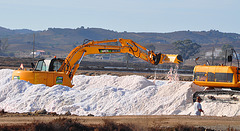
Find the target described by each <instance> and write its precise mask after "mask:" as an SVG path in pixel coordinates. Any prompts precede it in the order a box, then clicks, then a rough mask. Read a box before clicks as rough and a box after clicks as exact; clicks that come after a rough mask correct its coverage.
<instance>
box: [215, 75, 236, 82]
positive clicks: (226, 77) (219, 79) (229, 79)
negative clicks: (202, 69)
mask: <svg viewBox="0 0 240 131" xmlns="http://www.w3.org/2000/svg"><path fill="white" fill-rule="evenodd" d="M232 79H233V74H232V73H215V81H216V82H232Z"/></svg>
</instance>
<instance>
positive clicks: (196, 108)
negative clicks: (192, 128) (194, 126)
mask: <svg viewBox="0 0 240 131" xmlns="http://www.w3.org/2000/svg"><path fill="white" fill-rule="evenodd" d="M201 102H202V99H201V97H199V96H198V97H197V99H196V102H194V111H195V115H197V116H201V112H202V113H204V111H203V110H202V105H201V104H200V103H201Z"/></svg>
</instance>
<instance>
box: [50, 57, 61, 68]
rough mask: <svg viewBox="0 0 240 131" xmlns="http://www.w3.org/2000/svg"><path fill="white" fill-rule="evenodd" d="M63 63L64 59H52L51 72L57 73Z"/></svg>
mask: <svg viewBox="0 0 240 131" xmlns="http://www.w3.org/2000/svg"><path fill="white" fill-rule="evenodd" d="M62 63H63V59H56V58H55V59H52V61H51V63H50V66H49V71H57V70H58V69H59V68H60V67H61V65H62Z"/></svg>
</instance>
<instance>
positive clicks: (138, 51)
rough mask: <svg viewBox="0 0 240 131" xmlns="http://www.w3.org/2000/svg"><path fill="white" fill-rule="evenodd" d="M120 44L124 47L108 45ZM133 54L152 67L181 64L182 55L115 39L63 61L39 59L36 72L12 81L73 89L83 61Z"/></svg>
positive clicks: (90, 43) (77, 50)
mask: <svg viewBox="0 0 240 131" xmlns="http://www.w3.org/2000/svg"><path fill="white" fill-rule="evenodd" d="M111 42H119V43H121V46H112V45H107V43H111ZM110 53H129V54H131V55H133V56H135V57H138V58H140V59H142V60H145V61H147V62H149V63H151V64H154V65H157V64H162V63H177V64H179V63H181V62H182V57H181V56H180V55H172V54H161V53H159V54H155V53H154V52H153V51H150V50H148V49H146V48H145V47H143V46H141V45H139V44H137V43H135V42H134V41H132V40H130V39H122V38H120V39H113V40H103V41H88V42H86V43H85V44H83V45H80V46H77V47H76V48H74V49H73V50H72V51H71V52H70V53H69V54H68V56H67V57H66V59H65V60H63V59H57V58H53V59H45V60H44V59H43V60H39V61H38V62H37V64H36V66H35V68H34V70H33V71H27V70H15V71H14V72H13V75H12V79H20V80H25V81H29V82H30V83H32V84H45V85H47V86H53V85H56V84H61V85H65V86H69V87H72V86H73V85H72V83H71V81H72V78H73V76H74V74H75V73H76V71H77V69H78V67H79V64H80V62H81V60H82V58H83V57H84V56H86V55H89V54H110Z"/></svg>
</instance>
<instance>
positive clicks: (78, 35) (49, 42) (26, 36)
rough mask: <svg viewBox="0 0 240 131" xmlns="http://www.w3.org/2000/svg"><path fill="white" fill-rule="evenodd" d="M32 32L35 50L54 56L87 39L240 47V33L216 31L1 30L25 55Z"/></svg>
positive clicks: (164, 48) (161, 47) (167, 48)
mask: <svg viewBox="0 0 240 131" xmlns="http://www.w3.org/2000/svg"><path fill="white" fill-rule="evenodd" d="M33 33H35V41H36V48H38V49H43V50H46V51H48V52H54V53H57V52H58V53H68V52H69V51H70V50H72V49H73V48H74V47H75V46H77V45H79V44H82V42H83V40H84V39H90V40H106V39H116V38H125V39H132V40H133V41H135V42H137V43H139V44H142V45H147V44H153V45H154V46H155V47H156V50H157V51H161V52H170V53H172V52H174V50H173V46H172V45H171V43H173V42H175V41H177V40H185V39H190V40H192V41H193V42H196V43H198V44H201V45H202V48H203V51H205V50H209V49H211V48H209V47H213V46H215V47H219V48H220V47H221V45H223V44H231V45H233V46H234V47H235V48H236V49H239V48H240V34H237V33H223V32H219V31H217V30H210V31H176V32H171V33H134V32H116V31H112V30H106V29H101V28H84V27H81V28H77V29H67V28H49V29H48V30H44V31H37V32H35V31H31V30H27V29H22V30H10V29H7V28H3V27H0V38H8V43H9V45H10V46H9V48H8V49H9V51H13V52H26V51H29V50H31V49H32V41H33Z"/></svg>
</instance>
